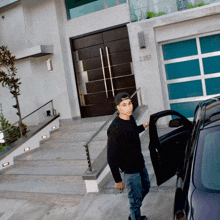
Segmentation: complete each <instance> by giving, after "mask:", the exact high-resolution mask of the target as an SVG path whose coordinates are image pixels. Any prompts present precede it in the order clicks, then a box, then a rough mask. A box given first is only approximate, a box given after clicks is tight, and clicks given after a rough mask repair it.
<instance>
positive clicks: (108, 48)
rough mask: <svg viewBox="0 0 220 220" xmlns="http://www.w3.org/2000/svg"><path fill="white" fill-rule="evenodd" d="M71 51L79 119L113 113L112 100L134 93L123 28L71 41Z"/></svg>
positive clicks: (126, 35)
mask: <svg viewBox="0 0 220 220" xmlns="http://www.w3.org/2000/svg"><path fill="white" fill-rule="evenodd" d="M100 48H101V52H102V53H101V54H100ZM72 50H73V51H72V53H73V61H74V68H75V75H76V81H77V89H78V94H79V101H80V109H81V116H82V117H91V116H98V115H106V114H112V113H114V112H115V104H114V96H115V95H116V94H117V93H119V92H120V91H125V92H128V93H129V94H132V93H133V92H134V91H135V90H136V89H135V80H134V76H133V75H132V71H131V62H132V58H131V52H130V45H129V38H128V32H127V27H120V28H115V29H112V30H108V31H104V32H101V33H98V34H93V35H90V36H86V37H82V38H79V39H74V40H72ZM101 55H102V56H101Z"/></svg>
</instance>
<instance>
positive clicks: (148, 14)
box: [146, 11, 166, 18]
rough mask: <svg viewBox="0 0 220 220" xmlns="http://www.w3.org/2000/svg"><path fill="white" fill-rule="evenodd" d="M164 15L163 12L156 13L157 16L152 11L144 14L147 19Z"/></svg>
mask: <svg viewBox="0 0 220 220" xmlns="http://www.w3.org/2000/svg"><path fill="white" fill-rule="evenodd" d="M165 14H166V13H164V12H158V13H157V14H156V13H154V12H152V11H148V12H146V15H147V17H148V18H153V17H158V16H161V15H165Z"/></svg>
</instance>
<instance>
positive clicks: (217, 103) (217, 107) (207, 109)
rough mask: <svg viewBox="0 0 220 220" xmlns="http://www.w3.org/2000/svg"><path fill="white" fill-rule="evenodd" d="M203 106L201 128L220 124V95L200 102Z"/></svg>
mask: <svg viewBox="0 0 220 220" xmlns="http://www.w3.org/2000/svg"><path fill="white" fill-rule="evenodd" d="M198 107H200V108H201V111H202V114H201V123H200V129H203V128H207V127H213V126H218V125H220V96H216V97H213V98H210V99H208V100H205V101H202V102H200V103H199V106H198Z"/></svg>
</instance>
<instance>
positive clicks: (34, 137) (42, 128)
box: [0, 115, 59, 170]
mask: <svg viewBox="0 0 220 220" xmlns="http://www.w3.org/2000/svg"><path fill="white" fill-rule="evenodd" d="M54 126H56V129H57V128H59V115H57V116H54V117H53V118H51V119H50V120H48V121H46V122H44V123H43V124H40V125H39V126H37V127H36V129H34V130H33V131H31V132H30V133H28V134H27V135H26V136H24V137H22V138H20V139H19V140H17V141H16V142H14V143H13V144H11V145H10V146H9V147H8V148H6V149H5V150H4V151H2V152H1V153H0V170H3V169H5V168H8V167H9V166H11V165H13V164H14V157H16V156H18V155H21V154H23V153H25V151H24V149H26V148H30V150H33V149H35V148H38V147H39V143H40V141H41V140H42V139H43V138H42V137H43V136H45V135H46V137H47V138H49V137H50V131H52V127H54ZM27 152H29V151H27ZM5 163H8V166H6V167H3V164H5Z"/></svg>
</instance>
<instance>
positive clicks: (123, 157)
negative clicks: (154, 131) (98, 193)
mask: <svg viewBox="0 0 220 220" xmlns="http://www.w3.org/2000/svg"><path fill="white" fill-rule="evenodd" d="M144 130H145V129H144V127H143V125H140V126H137V124H136V122H135V120H134V117H133V116H131V117H130V120H123V119H121V118H119V117H118V116H117V117H116V118H115V119H114V120H113V121H112V123H111V125H110V126H109V128H108V131H107V135H108V145H107V146H108V151H107V159H108V164H109V166H110V169H111V172H112V175H113V178H114V180H115V182H116V183H118V182H121V181H122V179H121V175H120V172H119V168H120V169H121V170H122V171H123V172H125V173H137V172H140V171H141V170H143V168H144V166H145V162H144V157H143V155H142V153H141V142H140V138H139V133H141V132H142V131H144Z"/></svg>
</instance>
